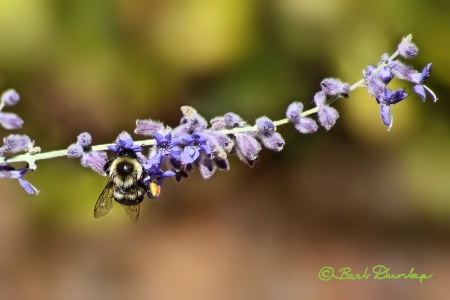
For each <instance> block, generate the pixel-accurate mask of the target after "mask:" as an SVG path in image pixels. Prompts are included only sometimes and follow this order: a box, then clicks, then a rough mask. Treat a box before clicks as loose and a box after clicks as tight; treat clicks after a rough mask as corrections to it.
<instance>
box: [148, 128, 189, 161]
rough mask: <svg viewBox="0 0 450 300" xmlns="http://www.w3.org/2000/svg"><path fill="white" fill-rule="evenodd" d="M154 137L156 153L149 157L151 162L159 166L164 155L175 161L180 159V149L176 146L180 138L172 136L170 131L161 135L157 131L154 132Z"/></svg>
mask: <svg viewBox="0 0 450 300" xmlns="http://www.w3.org/2000/svg"><path fill="white" fill-rule="evenodd" d="M154 138H155V140H156V147H155V149H156V153H155V154H154V155H153V156H152V157H151V158H150V160H151V164H153V165H158V166H160V165H161V162H162V161H163V159H164V157H166V156H169V157H170V158H171V159H172V160H176V161H178V160H179V159H180V155H181V149H180V147H178V144H179V143H180V139H178V138H174V137H172V133H168V134H166V135H162V134H161V133H159V132H156V133H155V135H154Z"/></svg>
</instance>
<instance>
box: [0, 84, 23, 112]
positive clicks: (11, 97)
mask: <svg viewBox="0 0 450 300" xmlns="http://www.w3.org/2000/svg"><path fill="white" fill-rule="evenodd" d="M19 100H20V96H19V94H18V93H17V92H16V91H15V90H14V89H8V90H6V91H4V92H3V94H2V96H1V99H0V103H4V104H5V105H8V106H13V105H16V104H17V103H18V102H19ZM0 106H1V104H0ZM0 110H1V109H0Z"/></svg>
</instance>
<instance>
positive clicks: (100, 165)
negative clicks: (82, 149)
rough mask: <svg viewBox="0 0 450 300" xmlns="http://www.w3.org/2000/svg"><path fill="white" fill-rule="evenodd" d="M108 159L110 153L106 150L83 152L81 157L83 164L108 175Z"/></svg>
mask: <svg viewBox="0 0 450 300" xmlns="http://www.w3.org/2000/svg"><path fill="white" fill-rule="evenodd" d="M107 161H108V155H107V154H106V152H104V151H90V152H86V153H84V154H83V156H82V157H81V165H82V166H83V167H89V168H91V169H92V170H93V171H95V172H97V173H99V174H100V175H103V176H104V175H106V172H105V170H104V166H105V165H106V162H107Z"/></svg>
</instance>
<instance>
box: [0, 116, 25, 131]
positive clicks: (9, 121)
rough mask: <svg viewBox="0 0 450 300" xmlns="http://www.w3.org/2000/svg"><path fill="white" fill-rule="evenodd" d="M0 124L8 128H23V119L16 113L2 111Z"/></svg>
mask: <svg viewBox="0 0 450 300" xmlns="http://www.w3.org/2000/svg"><path fill="white" fill-rule="evenodd" d="M0 124H1V125H2V126H3V128H5V129H8V130H12V129H19V128H22V125H23V120H22V119H21V118H20V117H19V116H18V115H16V114H13V113H5V112H0Z"/></svg>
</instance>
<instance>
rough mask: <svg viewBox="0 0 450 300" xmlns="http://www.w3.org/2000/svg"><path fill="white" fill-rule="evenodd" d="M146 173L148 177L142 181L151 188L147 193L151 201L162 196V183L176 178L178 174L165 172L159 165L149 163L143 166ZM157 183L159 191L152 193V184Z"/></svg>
mask: <svg viewBox="0 0 450 300" xmlns="http://www.w3.org/2000/svg"><path fill="white" fill-rule="evenodd" d="M142 167H143V168H144V171H145V172H146V176H145V177H144V178H143V179H142V182H143V183H144V185H146V186H149V190H148V191H147V196H148V197H149V198H150V199H154V198H156V197H158V196H159V195H160V191H161V189H162V182H163V180H164V179H165V178H167V177H172V176H175V175H176V173H175V172H173V171H163V170H161V168H160V167H159V165H153V164H151V163H150V162H149V161H147V162H144V163H143V164H142ZM152 183H155V184H156V185H157V187H158V188H157V191H152V186H151V184H152Z"/></svg>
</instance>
